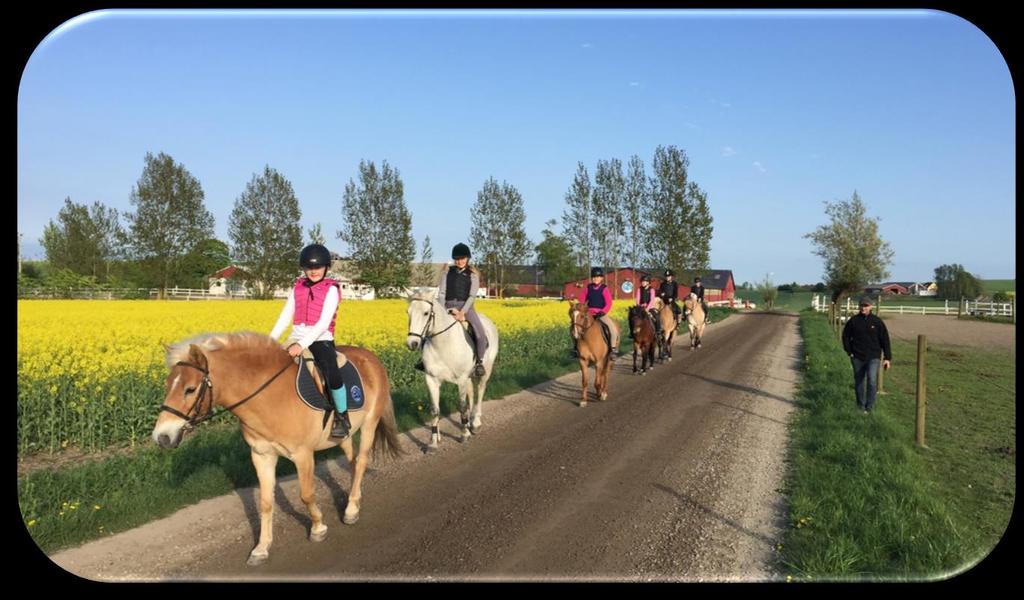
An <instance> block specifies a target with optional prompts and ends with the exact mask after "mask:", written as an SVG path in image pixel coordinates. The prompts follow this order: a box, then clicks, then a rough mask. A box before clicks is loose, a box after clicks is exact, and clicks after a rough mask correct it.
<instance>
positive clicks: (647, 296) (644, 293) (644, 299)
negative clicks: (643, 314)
mask: <svg viewBox="0 0 1024 600" xmlns="http://www.w3.org/2000/svg"><path fill="white" fill-rule="evenodd" d="M652 293H654V290H652V289H651V288H649V287H648V288H640V304H647V303H648V302H650V301H651V294H652Z"/></svg>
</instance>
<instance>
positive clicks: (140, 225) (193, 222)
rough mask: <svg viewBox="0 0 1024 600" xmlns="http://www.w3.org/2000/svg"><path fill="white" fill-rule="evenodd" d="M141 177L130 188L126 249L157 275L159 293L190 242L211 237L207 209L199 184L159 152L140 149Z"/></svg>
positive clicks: (210, 217)
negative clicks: (143, 155)
mask: <svg viewBox="0 0 1024 600" xmlns="http://www.w3.org/2000/svg"><path fill="white" fill-rule="evenodd" d="M145 161H146V165H145V167H144V168H143V170H142V177H140V178H139V181H138V183H137V184H136V185H135V187H134V188H133V189H132V193H131V203H132V204H133V205H134V206H135V207H136V211H135V212H134V213H128V215H127V220H128V222H129V228H130V231H129V233H128V236H127V240H128V243H129V244H130V247H131V253H132V255H133V256H134V257H135V258H137V259H140V260H142V261H143V264H144V265H146V268H147V270H149V271H150V272H152V273H153V275H154V278H155V279H156V280H157V281H159V286H160V290H161V294H162V295H163V294H165V293H166V290H167V288H168V286H169V285H170V283H171V282H172V281H173V280H174V279H175V278H176V277H177V276H178V275H179V273H180V271H181V262H182V259H183V258H184V257H185V254H187V253H188V251H189V250H191V249H192V248H193V247H195V246H196V244H198V243H199V242H201V241H202V240H204V239H207V238H211V237H213V215H212V214H210V212H209V211H207V210H206V208H205V207H204V205H203V199H204V195H203V188H202V186H200V185H199V181H198V180H197V179H196V178H195V177H193V176H192V174H191V173H189V172H188V170H186V169H185V167H184V166H183V165H181V164H178V163H176V162H175V161H174V159H173V158H171V157H170V156H168V155H167V154H164V153H163V152H161V153H160V154H158V155H157V156H155V157H154V156H153V154H152V153H149V152H147V153H146V159H145Z"/></svg>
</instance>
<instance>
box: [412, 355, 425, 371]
mask: <svg viewBox="0 0 1024 600" xmlns="http://www.w3.org/2000/svg"><path fill="white" fill-rule="evenodd" d="M412 368H414V369H416V370H417V371H424V372H426V370H427V368H426V367H424V366H423V359H422V358H421V359H419V360H418V361H416V364H414V365H413V366H412Z"/></svg>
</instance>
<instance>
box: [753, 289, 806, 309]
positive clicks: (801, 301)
mask: <svg viewBox="0 0 1024 600" xmlns="http://www.w3.org/2000/svg"><path fill="white" fill-rule="evenodd" d="M814 294H815V292H778V295H777V296H776V297H775V310H778V311H793V312H799V311H801V310H803V309H805V308H807V307H809V306H810V305H811V297H812V296H814ZM736 298H738V299H740V300H750V301H751V302H755V303H756V304H757V309H758V310H761V309H763V308H764V300H762V299H761V294H759V293H758V292H757V291H756V290H736Z"/></svg>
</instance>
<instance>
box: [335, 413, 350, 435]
mask: <svg viewBox="0 0 1024 600" xmlns="http://www.w3.org/2000/svg"><path fill="white" fill-rule="evenodd" d="M351 430H352V423H350V422H349V420H348V411H347V410H346V411H345V412H343V413H341V414H338V413H337V412H335V413H334V423H333V424H332V425H331V437H332V438H335V439H339V440H343V439H345V438H347V437H348V434H349V431H351Z"/></svg>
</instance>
